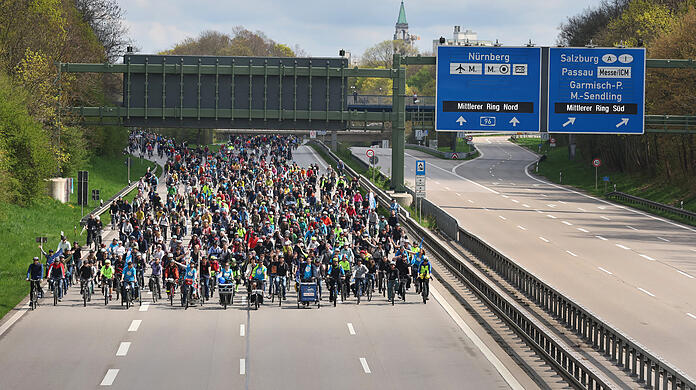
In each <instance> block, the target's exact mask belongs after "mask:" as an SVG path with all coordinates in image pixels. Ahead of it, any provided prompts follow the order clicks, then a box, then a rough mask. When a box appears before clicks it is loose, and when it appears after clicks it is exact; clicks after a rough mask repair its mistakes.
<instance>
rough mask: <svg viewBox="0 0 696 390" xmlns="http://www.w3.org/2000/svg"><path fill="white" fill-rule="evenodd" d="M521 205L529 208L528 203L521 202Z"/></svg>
mask: <svg viewBox="0 0 696 390" xmlns="http://www.w3.org/2000/svg"><path fill="white" fill-rule="evenodd" d="M522 206H524V207H526V208H529V207H530V206H529V205H528V204H526V203H525V204H523V205H522Z"/></svg>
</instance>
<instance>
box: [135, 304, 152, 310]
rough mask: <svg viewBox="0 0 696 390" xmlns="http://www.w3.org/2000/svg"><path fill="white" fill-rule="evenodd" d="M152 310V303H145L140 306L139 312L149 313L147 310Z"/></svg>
mask: <svg viewBox="0 0 696 390" xmlns="http://www.w3.org/2000/svg"><path fill="white" fill-rule="evenodd" d="M149 308H150V302H143V305H142V306H140V309H138V311H147V309H149Z"/></svg>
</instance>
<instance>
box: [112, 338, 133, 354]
mask: <svg viewBox="0 0 696 390" xmlns="http://www.w3.org/2000/svg"><path fill="white" fill-rule="evenodd" d="M130 346H131V343H130V342H128V341H124V342H122V343H121V345H119V346H118V351H116V356H126V355H128V349H129V348H130Z"/></svg>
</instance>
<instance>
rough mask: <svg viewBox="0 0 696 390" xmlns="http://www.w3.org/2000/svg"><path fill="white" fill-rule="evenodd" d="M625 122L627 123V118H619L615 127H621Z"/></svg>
mask: <svg viewBox="0 0 696 390" xmlns="http://www.w3.org/2000/svg"><path fill="white" fill-rule="evenodd" d="M627 124H628V118H621V122H619V123H617V124H616V127H617V128H619V127H621V126H623V125H627Z"/></svg>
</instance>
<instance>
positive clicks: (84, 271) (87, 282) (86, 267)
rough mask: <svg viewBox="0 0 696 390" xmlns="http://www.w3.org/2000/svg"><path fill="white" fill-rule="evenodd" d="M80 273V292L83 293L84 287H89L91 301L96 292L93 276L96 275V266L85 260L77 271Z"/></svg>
mask: <svg viewBox="0 0 696 390" xmlns="http://www.w3.org/2000/svg"><path fill="white" fill-rule="evenodd" d="M77 272H78V275H80V293H82V289H83V288H88V289H89V293H90V297H89V299H88V300H89V301H91V300H92V296H91V294H93V293H94V289H93V288H92V278H93V277H94V268H92V264H91V263H90V262H89V261H84V262H83V263H82V266H80V269H79V270H78V271H77Z"/></svg>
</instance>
